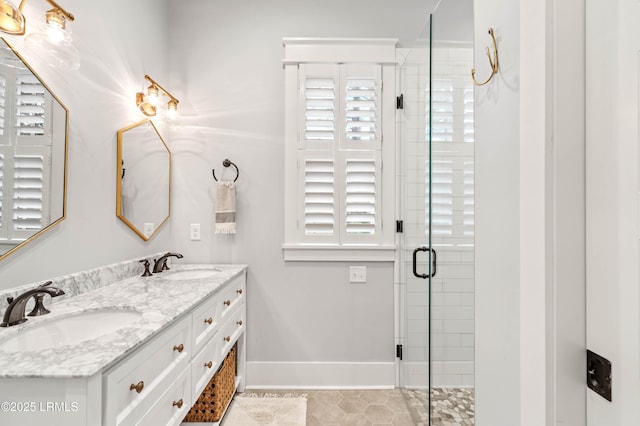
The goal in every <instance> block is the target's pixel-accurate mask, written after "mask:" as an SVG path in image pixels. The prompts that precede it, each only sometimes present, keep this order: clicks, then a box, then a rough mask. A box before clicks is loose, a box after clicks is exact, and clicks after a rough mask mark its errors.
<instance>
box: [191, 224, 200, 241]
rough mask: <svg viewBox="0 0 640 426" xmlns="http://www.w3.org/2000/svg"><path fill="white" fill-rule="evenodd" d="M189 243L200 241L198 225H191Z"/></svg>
mask: <svg viewBox="0 0 640 426" xmlns="http://www.w3.org/2000/svg"><path fill="white" fill-rule="evenodd" d="M191 241H200V224H199V223H192V224H191Z"/></svg>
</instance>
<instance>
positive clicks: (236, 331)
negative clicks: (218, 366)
mask: <svg viewBox="0 0 640 426" xmlns="http://www.w3.org/2000/svg"><path fill="white" fill-rule="evenodd" d="M244 322H245V320H244V309H236V310H235V312H232V313H231V314H230V316H229V318H228V321H225V322H224V324H223V325H222V328H221V329H220V332H219V333H218V334H217V336H216V338H214V341H217V343H218V359H219V360H220V361H222V360H223V359H224V357H225V355H227V353H228V352H229V351H230V350H231V347H232V346H233V344H234V343H235V342H236V340H238V337H239V336H240V335H241V334H242V332H243V331H244V328H245V323H244Z"/></svg>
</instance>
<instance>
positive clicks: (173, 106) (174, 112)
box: [167, 99, 178, 120]
mask: <svg viewBox="0 0 640 426" xmlns="http://www.w3.org/2000/svg"><path fill="white" fill-rule="evenodd" d="M167 118H168V119H169V120H175V119H176V118H178V103H177V102H176V101H174V100H173V99H171V100H170V101H169V103H168V104H167Z"/></svg>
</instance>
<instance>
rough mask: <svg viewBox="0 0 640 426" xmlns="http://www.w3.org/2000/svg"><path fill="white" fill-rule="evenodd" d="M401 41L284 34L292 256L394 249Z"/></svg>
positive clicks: (382, 255) (388, 255)
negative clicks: (289, 36)
mask: <svg viewBox="0 0 640 426" xmlns="http://www.w3.org/2000/svg"><path fill="white" fill-rule="evenodd" d="M395 43H396V41H395V40H371V41H368V40H358V41H356V42H353V41H349V40H317V41H313V40H308V39H304V40H299V39H286V40H285V42H284V45H285V76H286V120H285V121H286V122H285V127H286V144H285V170H286V172H285V243H284V246H283V248H284V255H285V260H347V261H353V260H372V261H374V260H385V261H392V260H393V259H394V250H395V246H394V231H395V228H394V227H395V222H394V217H393V215H394V210H395V194H394V185H395V184H394V179H395V176H394V175H395V154H394V151H395V63H394V60H395Z"/></svg>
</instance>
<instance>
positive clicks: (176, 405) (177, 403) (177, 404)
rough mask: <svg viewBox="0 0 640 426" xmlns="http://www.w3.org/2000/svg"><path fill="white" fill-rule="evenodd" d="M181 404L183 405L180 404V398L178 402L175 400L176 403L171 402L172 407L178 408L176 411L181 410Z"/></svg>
mask: <svg viewBox="0 0 640 426" xmlns="http://www.w3.org/2000/svg"><path fill="white" fill-rule="evenodd" d="M182 404H183V402H182V398H180V399H179V400H177V401H173V406H174V407H178V410H179V409H181V408H182Z"/></svg>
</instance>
